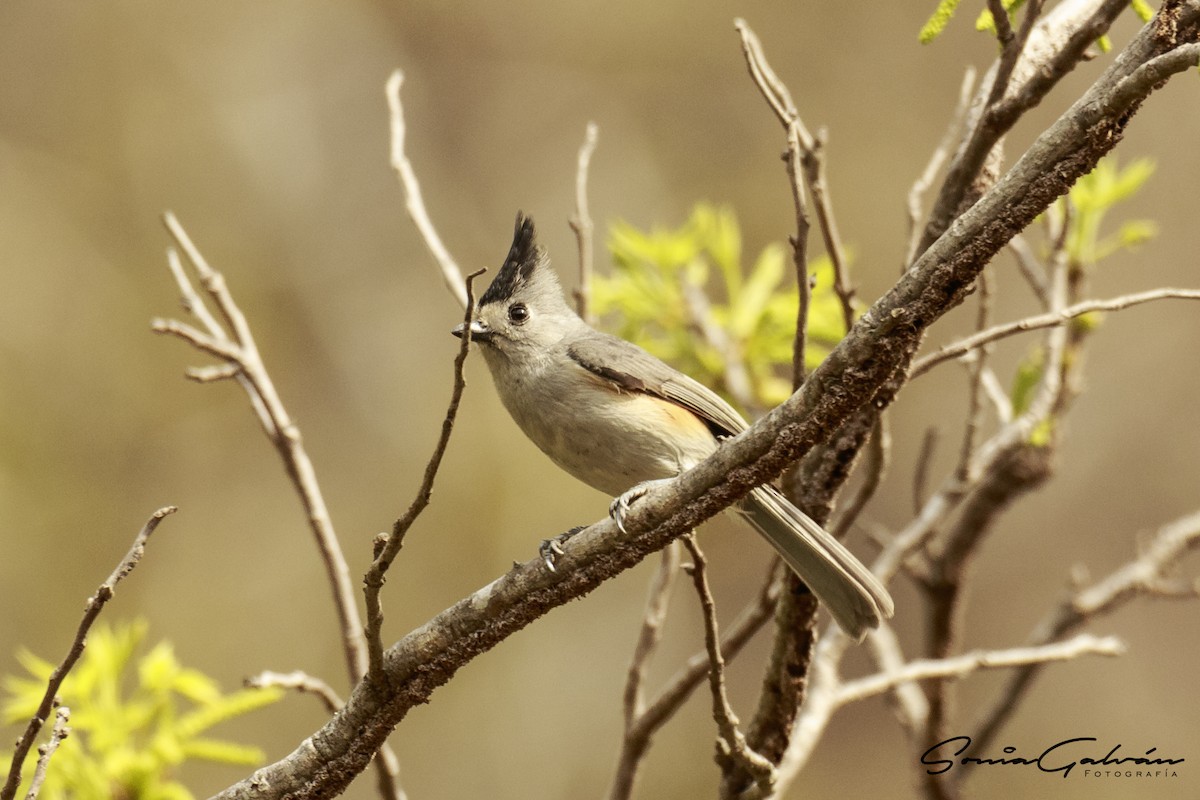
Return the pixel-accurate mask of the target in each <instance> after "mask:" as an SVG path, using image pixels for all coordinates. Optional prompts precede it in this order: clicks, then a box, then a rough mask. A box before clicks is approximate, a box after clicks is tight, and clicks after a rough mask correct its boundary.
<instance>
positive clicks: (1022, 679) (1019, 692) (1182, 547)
mask: <svg viewBox="0 0 1200 800" xmlns="http://www.w3.org/2000/svg"><path fill="white" fill-rule="evenodd" d="M1198 548H1200V513H1193V514H1190V515H1188V516H1186V517H1183V518H1181V519H1178V520H1175V521H1174V522H1171V523H1169V524H1167V525H1164V526H1163V527H1162V528H1160V529H1159V530H1158V532H1157V533H1156V534H1155V535H1154V537H1153V539H1152V540H1151V541H1150V543H1149V544H1148V545H1146V546H1145V547H1144V548H1142V550H1141V552H1140V553H1139V554H1138V555H1137V556H1136V557H1134V558H1133V559H1131V560H1129V561H1128V562H1126V563H1125V564H1123V565H1121V566H1120V567H1118V568H1117V569H1115V570H1113V571H1112V572H1111V573H1109V574H1108V575H1107V576H1106V577H1104V578H1101V579H1100V580H1097V581H1095V582H1094V583H1092V584H1091V585H1090V586H1086V587H1083V588H1080V589H1077V590H1076V591H1074V592H1072V593H1071V594H1070V595H1069V596H1068V597H1066V598H1064V599H1063V601H1062V602H1061V603H1060V604H1059V606H1058V607H1057V608H1056V609H1055V610H1054V611H1052V612H1051V613H1050V614H1049V615H1048V616H1047V617H1046V618H1045V619H1044V620H1043V621H1042V622H1041V623H1040V624H1039V625H1038V626H1037V627H1036V628H1035V629H1034V631H1033V633H1032V634H1031V636H1030V637H1029V642H1030V646H1034V647H1036V646H1040V645H1042V644H1044V643H1046V642H1051V641H1055V640H1057V639H1060V638H1061V637H1063V636H1065V635H1067V634H1069V633H1070V632H1072V631H1074V630H1077V629H1078V628H1080V627H1081V626H1082V625H1083V624H1084V623H1086V622H1088V621H1090V620H1092V619H1094V618H1096V617H1098V616H1100V615H1102V614H1108V613H1111V612H1112V611H1114V610H1116V609H1117V608H1119V607H1120V606H1122V605H1123V604H1125V603H1127V602H1129V601H1130V600H1132V599H1134V598H1135V597H1141V596H1151V597H1154V596H1160V597H1175V596H1177V595H1176V594H1175V593H1174V592H1171V591H1163V581H1164V580H1166V579H1167V577H1168V575H1169V573H1170V572H1171V571H1172V570H1173V569H1174V568H1175V567H1176V565H1178V563H1179V561H1180V560H1181V559H1182V558H1183V556H1184V555H1185V554H1186V553H1187V552H1188V551H1190V550H1195V549H1198ZM1198 594H1200V584H1196V583H1194V584H1193V586H1192V593H1191V594H1190V596H1191V597H1196V596H1197V595H1198ZM1039 672H1040V668H1039V666H1038V665H1036V664H1030V665H1028V666H1026V667H1025V668H1023V669H1021V670H1019V671H1018V672H1016V673H1014V674H1013V675H1012V676H1011V677H1010V678H1009V680H1008V681H1007V683H1006V684H1005V685H1004V687H1003V688H1002V689H1001V690H1000V692H999V693H998V694H997V699H996V701H995V703H993V705H992V706H991V707H990V708H989V709H987V710H986V711H985V712H984V713H983V714H982V715H981V716H980V718H979V722H978V723H977V724H976V725H974V726H972V728H971V730H974V731H978V735H977V736H976V741H977V742H978V743H979V745H980V747H981V748H984V747H986V746H987V745H989V744H991V743H992V742H993V741H994V740H995V738H996V736H997V735H998V734H999V732H1000V729H1001V728H1002V727H1003V726H1004V724H1005V723H1007V722H1008V720H1009V719H1010V718H1011V717H1012V713H1013V711H1015V710H1016V707H1017V706H1018V705H1019V703H1020V701H1021V699H1022V698H1023V697H1024V696H1025V694H1026V692H1027V691H1028V690H1029V688H1030V687H1031V686H1032V685H1033V680H1034V679H1035V678H1036V677H1037V675H1038V673H1039Z"/></svg>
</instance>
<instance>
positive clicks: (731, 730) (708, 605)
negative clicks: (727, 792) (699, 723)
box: [682, 534, 775, 797]
mask: <svg viewBox="0 0 1200 800" xmlns="http://www.w3.org/2000/svg"><path fill="white" fill-rule="evenodd" d="M682 541H683V545H684V547H686V548H687V549H688V552H689V553H691V556H692V565H691V569H690V570H689V572H690V573H691V576H692V583H693V585H694V586H695V587H696V594H697V596H698V597H699V598H700V608H701V610H702V611H703V617H704V646H705V649H706V650H707V651H708V685H709V689H710V690H711V691H712V713H713V719H714V720H715V721H716V723H717V732H718V738H717V763H719V764H721V768H722V770H723V771H725V772H729V771H730V769H732V768H734V767H735V766H736V768H737V769H740V770H744V771H745V772H747V773H749V774H750V775H751V776H753V778H754V783H755V785H756V786H757V787H758V790H759V792H760V793H761V796H764V797H765V796H767V795H768V794H770V791H771V786H772V785H773V784H774V782H775V765H774V764H772V763H771V762H770V761H768V760H767V759H765V758H763V757H762V756H761V755H759V754H758V753H756V752H754V751H753V750H752V749H750V747H749V746H748V745H747V744H746V737H745V736H744V735H743V734H742V732H741V730H740V729H739V728H738V719H737V715H736V714H734V712H733V708H732V707H731V706H730V705H729V696H728V694H727V693H726V691H725V658H724V657H723V656H722V655H721V645H720V642H721V635H720V633H719V631H718V629H717V605H716V601H714V600H713V596H712V590H711V589H710V588H709V586H708V561H707V560H706V559H705V558H704V553H703V551H701V550H700V546H699V545H698V544H696V537H695V535H694V534H687V535H686V536H683V537H682Z"/></svg>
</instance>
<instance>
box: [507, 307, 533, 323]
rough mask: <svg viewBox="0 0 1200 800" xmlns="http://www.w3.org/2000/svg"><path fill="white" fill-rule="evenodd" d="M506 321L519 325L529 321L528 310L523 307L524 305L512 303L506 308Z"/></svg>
mask: <svg viewBox="0 0 1200 800" xmlns="http://www.w3.org/2000/svg"><path fill="white" fill-rule="evenodd" d="M508 319H509V321H510V322H513V323H514V324H517V325H520V324H522V323H523V322H525V320H527V319H529V309H528V308H526V307H525V304H524V303H513V304H512V305H511V306H509V307H508Z"/></svg>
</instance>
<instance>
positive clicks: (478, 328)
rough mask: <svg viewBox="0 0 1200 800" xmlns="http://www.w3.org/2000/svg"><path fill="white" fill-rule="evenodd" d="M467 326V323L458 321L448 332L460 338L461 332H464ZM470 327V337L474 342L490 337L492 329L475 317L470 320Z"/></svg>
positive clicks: (483, 340)
mask: <svg viewBox="0 0 1200 800" xmlns="http://www.w3.org/2000/svg"><path fill="white" fill-rule="evenodd" d="M467 327H468V326H467V323H465V322H460V323H458V324H457V325H455V326H454V330H452V331H450V332H451V333H453V334H454V335H455V336H457V337H458V338H460V339H461V338H462V337H463V333H464V332H466V330H467ZM470 329H471V339H472V340H474V341H476V342H486V341H487V340H488V339H490V338H491V337H492V329H491V328H489V327H488V326H487V325H485V324H483V323H482V322H480V321H479V320H477V319H474V320H471V324H470Z"/></svg>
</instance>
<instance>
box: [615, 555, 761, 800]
mask: <svg viewBox="0 0 1200 800" xmlns="http://www.w3.org/2000/svg"><path fill="white" fill-rule="evenodd" d="M780 566H782V564H781V562H779V561H778V559H776V563H775V564H774V565H773V567H772V569H771V571H770V574H768V575H767V579H766V581H765V582H764V583H763V588H762V590H761V591H760V592H759V593H758V596H757V597H756V598H755V599H754V600H753V601H752V602H751V603H750V604H749V605H748V606H747V607H746V608H745V609H743V610H742V613H741V614H739V615H738V617H737V619H735V620H734V621H733V623H732V624H731V625H729V626H728V627H727V628H726V629H725V632H724V633H723V634H722V635H721V655H722V657H724V659H725V662H726V663H728V662H730V661H733V659H734V658H736V657H737V656H738V654H739V653H741V652H742V648H744V647H745V646H746V644H747V643H749V641H750V639H751V638H752V637H753V636H754V634H755V633H757V632H758V631H759V630H761V629H762V627H763V625H765V624H766V623H767V622H768V621H769V620H770V619H771V614H772V612H773V611H774V609H775V602H776V601H777V600H778V599H779V586H780V582H779V580H778V579H777V576H778V567H780ZM708 669H709V655H708V650H707V648H706V649H704V650H702V651H700V652H698V653H695V654H694V655H692V657H691V658H689V659H688V660H687V662H686V663H685V664H684V665H683V666H682V667H681V668H680V669H679V670H678V671H677V672H676V673H675V674H674V675H673V676H671V679H670V680H669V681H667V684H666V685H665V686H664V687H663V688H662V689H660V690H659V692H658V694H657V695H655V696H654V699H652V700H650V701H649V702H647V703H640V704H639V708H640V709H641V710H640V711H639V712H638V713H637V715H636V717H635V719H634V720H633V722H632V723H631V724H627V725H626V727H625V736H624V738H623V739H622V741H621V754H620V756H619V758H618V761H617V770H616V773H615V776H614V778H613V784H612V786H611V788H610V789H609V792H608V800H627V798H629V797H630V796H631V795H632V793H633V787H634V781H635V780H636V777H637V770H638V768H639V766H640V765H641V762H642V760H643V759H644V757H645V755H646V751H647V750H648V749H649V747H650V740H651V737H653V735H654V734H655V733H656V732H658V730H659V729H660V728H662V726H663V725H665V724H666V723H667V721H668V720H669V719H670V718H671V717H672V716H673V715H674V714H675V712H677V711H678V710H679V709H680V707H682V705H683V703H684V701H685V700H687V699H688V698H689V697H691V695H692V692H694V691H695V690H696V688H697V687H698V686H699V685H700V683H701V681H703V680H704V678H705V676H707V675H708Z"/></svg>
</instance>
